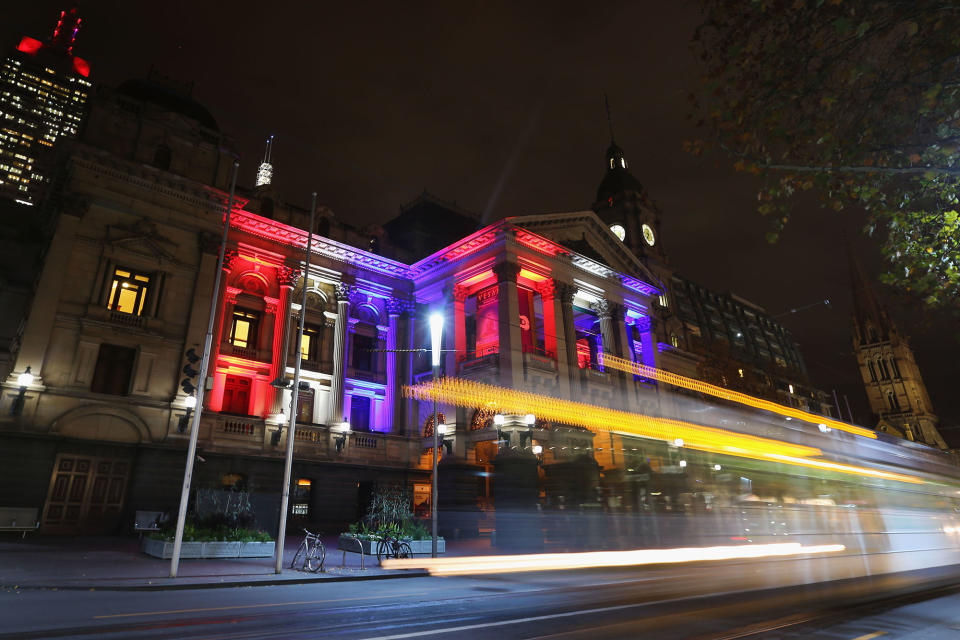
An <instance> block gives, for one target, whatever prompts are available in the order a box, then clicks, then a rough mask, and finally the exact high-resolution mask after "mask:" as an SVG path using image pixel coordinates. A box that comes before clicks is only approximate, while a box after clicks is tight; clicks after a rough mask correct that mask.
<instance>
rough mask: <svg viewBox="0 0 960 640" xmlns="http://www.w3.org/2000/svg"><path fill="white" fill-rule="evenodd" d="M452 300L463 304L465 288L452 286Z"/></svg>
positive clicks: (465, 296)
mask: <svg viewBox="0 0 960 640" xmlns="http://www.w3.org/2000/svg"><path fill="white" fill-rule="evenodd" d="M453 299H454V300H456V301H457V302H463V301H464V300H466V299H467V288H466V287H464V286H463V285H459V284H456V285H454V286H453Z"/></svg>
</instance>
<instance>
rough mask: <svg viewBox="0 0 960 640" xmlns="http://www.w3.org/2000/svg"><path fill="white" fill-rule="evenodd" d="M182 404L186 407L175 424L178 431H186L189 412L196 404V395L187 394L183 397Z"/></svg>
mask: <svg viewBox="0 0 960 640" xmlns="http://www.w3.org/2000/svg"><path fill="white" fill-rule="evenodd" d="M183 406H185V407H186V408H187V412H186V413H185V414H183V415H182V416H180V422H179V423H178V424H177V431H178V432H180V433H186V432H187V427H188V426H190V414H191V413H193V410H194V408H196V406H197V397H196V396H187V397H186V398H184V399H183Z"/></svg>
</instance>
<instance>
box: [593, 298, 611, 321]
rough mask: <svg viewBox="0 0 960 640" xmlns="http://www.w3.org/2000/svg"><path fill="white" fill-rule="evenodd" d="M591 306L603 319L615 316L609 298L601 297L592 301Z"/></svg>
mask: <svg viewBox="0 0 960 640" xmlns="http://www.w3.org/2000/svg"><path fill="white" fill-rule="evenodd" d="M590 308H591V309H592V310H593V311H594V312H595V313H596V314H597V317H598V318H600V319H601V320H609V319H610V318H611V317H612V316H613V305H612V304H611V303H610V301H609V300H605V299H603V298H600V299H599V300H597V301H596V302H591V303H590Z"/></svg>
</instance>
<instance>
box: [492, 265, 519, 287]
mask: <svg viewBox="0 0 960 640" xmlns="http://www.w3.org/2000/svg"><path fill="white" fill-rule="evenodd" d="M493 273H494V274H495V275H496V276H497V282H498V283H499V282H516V281H517V276H519V275H520V265H519V264H517V263H516V262H501V263H499V264H496V265H494V266H493Z"/></svg>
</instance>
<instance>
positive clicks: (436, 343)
mask: <svg viewBox="0 0 960 640" xmlns="http://www.w3.org/2000/svg"><path fill="white" fill-rule="evenodd" d="M442 341H443V316H442V315H440V314H439V313H434V314H433V315H431V316H430V349H431V356H432V357H431V362H432V364H433V495H432V497H431V499H430V520H431V521H432V524H433V544H432V546H431V552H430V557H431V558H436V557H437V449H438V448H439V446H440V445H439V442H438V441H439V433H440V414H439V413H438V411H437V397H438V396H439V395H440V389H439V387H438V385H439V384H440V348H441V344H440V343H441V342H442Z"/></svg>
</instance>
